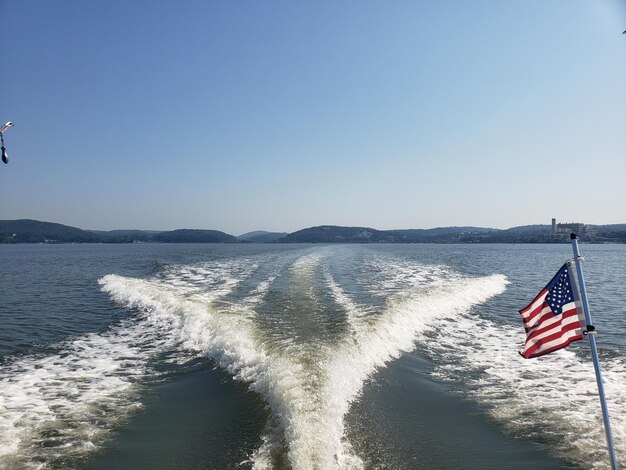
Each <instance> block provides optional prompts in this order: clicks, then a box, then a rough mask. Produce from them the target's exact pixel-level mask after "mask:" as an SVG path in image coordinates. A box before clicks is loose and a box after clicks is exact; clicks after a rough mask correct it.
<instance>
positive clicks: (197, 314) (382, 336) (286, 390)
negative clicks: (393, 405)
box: [101, 255, 506, 469]
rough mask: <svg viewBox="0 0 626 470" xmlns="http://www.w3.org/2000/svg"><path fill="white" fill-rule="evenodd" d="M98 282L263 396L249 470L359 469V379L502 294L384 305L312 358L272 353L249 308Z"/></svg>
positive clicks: (421, 297)
mask: <svg viewBox="0 0 626 470" xmlns="http://www.w3.org/2000/svg"><path fill="white" fill-rule="evenodd" d="M323 259H324V258H323V257H320V256H312V255H309V256H306V257H302V258H300V259H298V260H296V261H295V263H294V264H293V266H292V270H293V271H295V272H296V274H297V275H298V276H299V277H300V279H302V278H306V279H308V280H309V282H311V279H313V272H314V270H315V269H316V266H318V265H319V263H320V262H321V260H323ZM331 282H332V280H331ZM101 283H102V285H103V290H105V291H106V292H108V293H109V295H111V297H112V298H113V300H115V301H116V302H118V303H121V304H122V305H125V306H127V307H130V308H137V309H139V310H141V311H143V312H146V313H147V315H149V316H150V317H151V321H152V322H154V323H163V322H165V323H167V324H168V325H169V327H170V328H171V329H172V331H173V332H174V334H175V336H177V337H178V339H179V340H180V343H181V344H182V345H183V346H184V347H185V348H188V349H191V350H194V351H199V352H202V353H203V354H206V355H207V356H209V357H211V358H212V359H213V360H215V361H216V362H217V363H218V364H219V365H220V367H222V368H224V369H225V370H227V371H228V372H229V373H230V374H231V375H232V376H233V377H234V378H235V379H236V380H241V381H244V382H247V383H249V384H250V385H249V386H250V388H251V389H252V390H254V391H256V392H258V393H259V394H260V395H261V396H263V398H264V400H265V401H266V403H267V404H268V406H269V409H270V410H271V414H272V419H271V422H270V423H268V426H267V430H266V433H265V435H264V436H263V444H262V446H261V447H260V448H259V449H258V450H257V451H256V452H255V454H254V455H253V456H251V462H252V463H253V466H254V467H255V468H271V467H273V466H275V465H277V464H278V463H279V462H281V461H282V462H283V463H286V464H288V465H289V466H291V467H292V468H296V469H309V468H361V467H362V462H361V460H360V459H359V458H358V456H356V455H354V454H353V452H352V450H351V446H350V443H349V442H348V440H347V438H346V437H345V435H344V423H343V419H344V416H345V414H346V413H347V411H348V409H349V406H350V403H351V402H352V400H354V399H355V398H356V397H357V396H358V393H359V392H360V390H361V387H362V385H363V382H364V380H366V379H367V377H369V376H370V375H371V374H372V373H373V372H374V371H375V370H376V368H378V367H381V366H383V365H384V364H385V363H386V362H388V361H389V360H391V359H393V358H396V357H398V356H399V355H400V354H402V352H405V351H408V350H411V349H412V348H413V344H414V341H415V339H416V336H417V334H418V333H419V332H420V331H422V330H423V329H424V328H427V327H428V325H429V323H430V322H431V321H432V320H433V319H435V318H438V317H439V316H442V315H445V316H456V315H458V314H460V313H463V312H466V311H468V310H469V309H470V308H471V307H472V306H473V305H475V304H477V303H480V302H484V301H485V300H487V299H488V298H490V297H492V296H494V295H497V294H499V293H501V292H503V290H504V288H505V285H506V280H505V278H504V277H503V276H499V275H496V276H489V277H485V278H479V279H462V278H458V279H455V282H454V283H451V284H449V285H448V284H441V285H437V286H435V287H433V286H431V288H430V289H429V290H428V291H425V292H419V293H415V294H411V293H408V294H406V295H404V296H398V297H393V298H390V300H389V302H388V303H387V305H386V306H385V307H384V309H383V312H382V313H381V314H380V315H379V317H378V318H377V319H376V321H374V322H372V321H368V322H353V325H352V334H351V335H350V336H349V337H347V338H345V340H343V341H339V342H338V343H337V344H334V345H333V346H332V347H331V346H320V345H318V347H317V348H316V349H315V355H311V354H310V353H311V349H309V348H305V349H302V350H297V351H295V353H294V350H293V349H292V350H290V353H289V354H286V353H285V350H284V349H280V348H274V347H272V344H271V341H269V340H268V339H267V338H266V337H265V336H264V331H262V330H261V329H260V328H259V326H258V322H257V321H256V312H255V311H254V309H252V308H248V307H247V305H248V303H247V302H242V303H241V304H239V305H238V306H237V305H230V306H229V308H228V309H227V310H226V311H225V310H220V309H217V308H212V307H211V306H210V305H207V303H206V302H204V301H203V299H202V298H196V297H194V296H193V295H192V296H190V295H189V294H187V295H186V296H184V297H181V296H179V295H178V294H177V293H176V291H175V290H166V289H164V288H163V286H160V285H155V284H154V283H153V282H147V281H140V280H134V279H129V278H121V277H119V276H107V277H105V278H103V279H102V280H101ZM332 293H333V295H334V298H335V300H336V302H337V304H338V306H339V307H340V308H345V309H346V310H348V311H349V313H350V312H351V316H353V317H354V318H358V317H359V316H360V315H359V313H358V307H357V306H356V304H354V303H353V302H352V301H351V300H349V298H348V297H347V296H346V295H345V294H344V293H342V291H341V288H340V287H339V286H338V285H336V284H335V285H334V288H333V289H332ZM284 449H286V451H285V450H284ZM281 459H282V460H281Z"/></svg>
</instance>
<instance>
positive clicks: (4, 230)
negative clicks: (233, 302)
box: [0, 219, 626, 244]
mask: <svg viewBox="0 0 626 470" xmlns="http://www.w3.org/2000/svg"><path fill="white" fill-rule="evenodd" d="M550 230H551V226H550V225H543V224H537V225H521V226H517V227H511V228H508V229H497V228H489V227H473V226H450V227H434V228H427V229H393V230H378V229H374V228H371V227H344V226H338V225H318V226H314V227H308V228H304V229H301V230H297V231H295V232H292V233H285V232H267V231H261V230H259V231H254V232H248V233H244V234H242V235H239V236H238V237H235V236H234V235H230V234H228V233H225V232H222V231H219V230H208V229H176V230H164V231H157V230H137V229H134V230H109V231H104V230H83V229H80V228H77V227H71V226H69V225H63V224H58V223H55V222H43V221H39V220H33V219H16V220H0V243H5V244H6V243H565V242H568V241H569V233H566V232H561V233H558V234H557V235H554V236H552V235H550ZM579 236H580V238H581V241H584V242H588V243H626V224H606V225H588V226H587V230H586V231H585V232H584V233H581V234H579Z"/></svg>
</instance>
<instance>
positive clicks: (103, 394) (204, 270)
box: [0, 250, 507, 469]
mask: <svg viewBox="0 0 626 470" xmlns="http://www.w3.org/2000/svg"><path fill="white" fill-rule="evenodd" d="M329 254H330V252H327V251H324V250H320V251H316V252H313V253H310V254H307V255H306V256H301V257H300V258H297V259H295V260H293V262H291V264H290V265H289V266H285V265H281V264H280V263H278V264H276V265H275V266H274V268H272V269H270V271H269V272H264V274H263V276H261V277H259V276H258V269H259V266H260V265H262V264H263V263H262V262H259V260H251V259H239V260H235V262H224V263H206V264H200V265H193V266H164V267H162V269H159V271H158V272H157V273H156V274H155V275H154V276H153V277H152V278H150V279H135V278H129V277H123V276H119V275H108V276H105V277H103V278H102V279H100V280H99V283H100V285H101V288H102V290H103V291H104V292H105V293H107V294H108V295H109V296H110V298H111V299H112V300H113V301H114V302H116V303H117V304H119V305H121V306H123V307H125V308H128V309H132V310H134V311H136V312H138V313H137V315H136V318H134V319H131V320H128V321H125V322H123V323H122V324H120V325H118V326H116V327H113V328H112V329H111V330H109V331H108V332H104V333H100V334H91V335H86V336H84V337H82V338H78V339H75V340H73V341H70V342H68V343H67V344H64V345H63V346H62V347H60V348H59V351H58V353H57V354H54V355H51V356H47V357H40V358H20V359H17V360H15V361H14V362H13V363H11V364H10V365H9V367H8V369H7V370H5V371H4V372H3V374H2V376H1V377H0V389H1V390H2V394H1V395H0V396H1V397H3V398H2V400H3V401H0V411H2V413H0V430H1V431H2V437H0V439H2V440H0V444H1V445H0V447H1V448H2V449H3V452H4V455H0V457H1V458H2V462H3V463H6V462H8V464H7V465H8V468H11V467H12V466H19V465H12V464H14V463H15V462H19V463H21V464H24V463H25V462H27V461H28V462H30V463H31V464H32V465H31V466H33V467H35V466H36V464H35V463H33V462H54V461H55V459H63V458H72V457H80V456H81V455H85V454H86V453H88V452H90V451H92V450H93V449H94V448H96V447H97V446H98V445H99V443H101V442H102V440H103V439H104V438H105V437H106V434H107V433H108V431H109V430H111V429H113V428H114V427H115V426H116V425H118V424H119V423H120V422H123V420H124V419H127V417H128V415H129V414H130V413H132V412H133V410H135V409H137V408H138V407H140V406H141V403H140V393H139V392H140V390H141V386H142V381H143V380H145V378H146V377H148V376H151V374H154V373H155V372H154V371H152V370H151V367H150V364H151V361H152V360H153V359H154V358H155V357H156V356H157V355H158V354H160V353H161V352H164V351H172V350H176V351H179V352H180V354H179V356H175V359H174V360H180V361H184V360H185V358H190V357H196V356H197V355H198V354H202V355H204V356H206V357H209V358H211V359H212V360H213V361H215V363H216V364H218V365H219V366H220V367H221V368H223V369H224V370H225V371H227V372H228V373H229V374H231V375H232V376H233V378H234V379H235V380H239V381H242V382H245V383H247V384H249V388H250V389H251V390H253V391H255V392H257V393H258V394H259V395H260V396H262V397H263V399H264V401H265V402H266V404H267V407H268V409H269V410H270V416H271V417H270V419H269V422H268V423H267V426H266V430H265V433H264V435H263V436H262V444H261V446H260V447H259V448H258V449H257V450H256V451H255V452H254V453H253V455H251V456H250V460H249V462H248V463H249V464H250V465H252V466H253V467H254V468H257V469H264V468H274V467H276V466H288V467H291V468H294V469H314V468H322V469H330V468H338V469H358V468H362V467H363V462H362V461H361V459H360V458H359V457H358V456H357V455H356V454H355V453H354V452H353V450H352V447H351V444H350V442H349V440H348V439H347V437H346V436H345V429H344V416H345V415H346V413H347V412H348V410H349V407H350V404H351V403H352V402H353V401H354V400H355V399H356V398H357V397H358V396H359V393H360V392H361V389H362V387H363V384H364V382H365V381H366V380H367V379H368V377H371V376H372V374H373V373H374V372H375V371H376V370H377V369H378V368H380V367H383V366H384V365H385V364H386V363H388V362H389V361H390V360H393V359H394V358H397V357H399V356H400V355H401V354H402V353H403V352H406V351H410V350H411V349H413V348H414V345H415V342H416V341H417V340H419V338H420V335H421V334H422V333H423V332H424V331H426V330H427V329H429V328H430V327H432V325H433V324H435V323H436V322H437V321H440V320H441V319H457V318H459V317H460V318H463V315H464V314H466V313H467V312H468V311H469V310H470V309H471V308H472V306H475V305H477V304H480V303H482V302H485V301H486V300H488V299H489V298H491V297H493V296H495V295H498V294H500V293H502V292H503V291H504V290H505V288H506V284H507V281H506V279H505V278H504V276H501V275H493V276H487V277H481V278H466V277H462V276H460V275H457V274H455V273H454V272H452V271H450V270H447V269H446V268H445V267H432V266H431V267H428V266H421V265H417V264H414V263H413V264H411V263H396V264H393V263H390V262H389V260H386V261H385V262H384V263H383V262H381V263H379V264H377V272H378V274H377V275H375V276H373V278H374V279H375V280H374V281H371V285H370V286H369V288H370V290H371V293H372V294H373V295H380V297H381V298H382V299H384V301H383V302H382V303H381V304H380V305H378V306H375V307H374V306H372V305H363V304H359V303H358V302H357V301H356V300H355V299H354V298H352V297H351V295H350V294H348V293H347V292H346V291H345V290H344V288H343V287H342V286H341V285H340V283H339V282H338V281H337V280H336V279H335V278H334V277H333V274H332V270H330V269H329V268H328V266H327V265H326V267H325V265H324V263H327V261H328V259H330V257H329ZM318 275H319V276H318ZM250 279H254V283H251V281H250ZM279 279H280V280H281V282H285V281H289V280H292V281H293V284H290V283H289V282H287V284H286V287H285V285H282V287H283V288H286V289H295V290H296V292H295V293H294V295H297V296H309V297H310V303H308V304H306V305H307V306H308V307H307V308H309V307H310V308H318V307H319V306H320V305H321V304H320V303H321V302H324V301H326V300H325V299H324V298H323V296H320V295H318V294H317V293H316V292H317V291H315V288H317V289H318V291H323V292H326V294H328V295H329V297H330V299H331V302H332V303H333V304H334V307H333V308H334V309H335V311H336V312H338V313H342V314H343V315H344V316H345V319H346V322H347V324H348V326H349V328H348V330H347V334H345V335H343V336H342V337H340V338H338V339H337V340H336V341H321V342H319V341H318V342H316V341H314V340H313V339H312V340H311V341H309V343H308V344H305V343H302V342H297V341H290V340H289V338H285V337H282V338H281V341H283V342H285V343H287V344H288V347H276V346H277V345H276V335H275V334H273V333H275V332H271V331H269V330H268V328H269V327H268V324H267V323H265V322H264V321H263V320H264V318H262V317H261V314H260V313H259V312H261V311H265V310H267V309H269V310H272V308H273V307H274V306H273V305H272V304H271V303H270V304H269V305H266V304H265V303H266V302H270V301H269V300H268V299H269V298H270V297H269V293H270V292H271V291H272V286H274V285H275V283H277V281H278V280H279ZM244 281H245V282H244ZM244 284H245V289H244V292H240V293H239V294H240V295H234V293H235V292H236V291H237V289H241V288H242V286H243V285H244ZM276 288H278V287H276ZM298 289H299V290H298ZM288 300H289V299H288ZM261 307H263V308H261ZM264 309H265V310H264ZM296 313H297V312H296ZM298 318H299V317H298V316H297V315H296V316H295V319H293V321H294V323H295V324H296V326H297V323H298ZM311 318H315V316H314V315H313V316H311ZM292 326H293V325H292ZM277 328H280V324H278V326H277ZM176 358H177V359H176ZM102 410H107V412H106V413H103V411H102ZM103 416H104V417H103ZM96 422H98V424H97V425H96V424H91V423H96ZM50 429H54V430H55V431H50ZM55 433H56V434H55ZM48 438H54V439H57V444H58V445H56V446H52V447H49V448H45V447H43V446H41V442H42V439H48ZM21 466H23V467H24V466H26V465H21Z"/></svg>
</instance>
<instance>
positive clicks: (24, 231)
mask: <svg viewBox="0 0 626 470" xmlns="http://www.w3.org/2000/svg"><path fill="white" fill-rule="evenodd" d="M98 240H99V237H98V235H97V234H95V233H93V232H88V231H86V230H81V229H79V228H76V227H70V226H68V225H62V224H55V223H51V222H40V221H39V220H31V219H19V220H0V243H94V242H97V241H98Z"/></svg>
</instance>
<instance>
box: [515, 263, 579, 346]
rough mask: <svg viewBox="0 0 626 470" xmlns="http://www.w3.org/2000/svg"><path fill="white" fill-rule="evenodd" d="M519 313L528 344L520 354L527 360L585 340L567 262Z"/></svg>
mask: <svg viewBox="0 0 626 470" xmlns="http://www.w3.org/2000/svg"><path fill="white" fill-rule="evenodd" d="M519 313H520V314H521V315H522V319H523V320H524V328H526V343H525V344H524V350H523V351H521V352H520V354H521V355H522V356H523V357H525V358H526V359H530V358H531V357H539V356H543V355H544V354H548V353H551V352H552V351H556V350H557V349H561V348H564V347H565V346H567V345H568V344H570V343H571V342H572V341H578V340H581V339H583V335H582V324H581V320H580V318H579V316H578V312H577V310H576V304H575V302H574V293H573V291H572V284H571V282H570V277H569V268H568V266H567V264H564V265H563V267H562V268H561V269H559V272H558V273H556V276H554V277H553V278H552V280H551V281H550V282H549V283H548V285H547V286H546V287H544V288H543V290H542V291H541V292H539V294H538V295H537V297H535V298H534V300H533V301H532V302H531V303H530V304H529V305H528V306H527V307H526V308H523V309H522V310H520V311H519Z"/></svg>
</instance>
